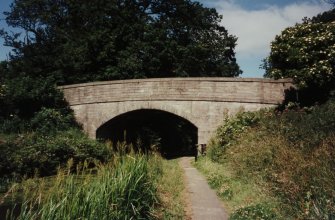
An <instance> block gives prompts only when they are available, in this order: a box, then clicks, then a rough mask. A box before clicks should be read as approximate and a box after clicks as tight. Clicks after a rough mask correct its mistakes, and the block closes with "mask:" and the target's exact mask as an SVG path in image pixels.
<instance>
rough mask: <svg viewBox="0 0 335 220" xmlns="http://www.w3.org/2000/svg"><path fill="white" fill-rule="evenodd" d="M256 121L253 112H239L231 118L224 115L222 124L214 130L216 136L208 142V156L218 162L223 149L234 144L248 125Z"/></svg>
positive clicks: (256, 118) (257, 117) (255, 115)
mask: <svg viewBox="0 0 335 220" xmlns="http://www.w3.org/2000/svg"><path fill="white" fill-rule="evenodd" d="M258 121H259V116H258V115H257V114H255V113H253V112H240V113H238V114H237V115H236V116H235V117H232V118H229V117H228V116H226V117H225V119H224V122H223V124H222V125H221V126H220V127H219V128H218V129H217V131H216V137H215V138H214V139H212V140H211V142H210V144H209V149H208V155H209V157H210V158H211V159H212V160H213V161H216V162H219V161H220V160H221V159H222V158H223V157H224V155H225V153H224V152H225V149H226V148H227V147H229V146H230V145H232V144H234V143H235V142H236V140H237V139H238V137H239V136H240V135H241V134H243V132H245V131H246V129H247V128H248V127H249V126H251V125H253V124H256V123H257V122H258Z"/></svg>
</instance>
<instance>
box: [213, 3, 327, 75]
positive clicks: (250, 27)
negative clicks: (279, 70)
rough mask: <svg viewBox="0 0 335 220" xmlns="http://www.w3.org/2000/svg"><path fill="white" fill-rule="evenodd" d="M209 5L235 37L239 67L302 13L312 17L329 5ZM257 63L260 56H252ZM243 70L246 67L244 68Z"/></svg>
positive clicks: (260, 52) (262, 53) (263, 53)
mask: <svg viewBox="0 0 335 220" xmlns="http://www.w3.org/2000/svg"><path fill="white" fill-rule="evenodd" d="M213 7H215V8H216V9H217V11H218V12H219V14H222V16H223V19H222V24H223V26H224V27H226V28H227V29H228V32H229V34H233V35H235V36H237V37H238V41H237V46H236V53H237V58H238V62H239V64H240V65H241V67H242V69H243V66H245V65H244V64H243V62H248V63H249V64H248V65H250V59H255V58H258V59H260V57H262V58H265V57H266V56H267V54H268V53H269V52H270V42H271V41H273V40H274V38H275V36H276V35H278V34H280V33H281V31H282V30H283V29H285V28H286V27H289V26H292V25H294V24H295V23H297V22H301V20H302V18H303V17H312V16H314V15H317V14H318V13H320V12H322V11H326V10H329V9H330V8H329V5H326V4H321V3H317V2H309V3H307V2H304V3H300V4H298V3H292V4H290V5H286V6H283V7H279V6H271V5H268V6H264V7H263V9H260V10H247V9H245V8H242V7H240V6H239V5H237V4H236V3H234V1H232V0H230V1H227V0H218V1H217V2H215V3H213ZM247 60H248V61H247ZM260 64H261V62H260V60H255V66H256V67H257V68H258V66H259V65H260ZM251 69H255V67H251ZM244 72H248V70H247V69H244Z"/></svg>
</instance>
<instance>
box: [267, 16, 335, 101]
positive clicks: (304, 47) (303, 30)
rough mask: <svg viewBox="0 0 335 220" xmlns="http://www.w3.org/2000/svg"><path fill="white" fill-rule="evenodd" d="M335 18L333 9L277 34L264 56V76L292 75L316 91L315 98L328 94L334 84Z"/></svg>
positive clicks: (296, 80)
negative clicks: (267, 55) (268, 52)
mask: <svg viewBox="0 0 335 220" xmlns="http://www.w3.org/2000/svg"><path fill="white" fill-rule="evenodd" d="M334 18H335V17H334V10H332V11H329V12H326V13H324V14H321V15H318V16H316V17H314V18H312V19H304V22H303V23H301V24H296V25H295V26H293V27H289V28H286V29H285V30H284V31H282V33H281V34H280V35H278V36H276V38H275V40H274V41H273V42H272V43H271V52H270V55H269V57H268V58H267V59H266V60H265V65H264V66H265V70H266V73H265V77H270V78H275V79H279V78H293V79H294V81H295V82H296V84H297V85H298V87H299V88H300V89H302V90H310V91H314V94H315V96H316V97H315V99H316V100H317V96H319V95H320V94H321V95H325V96H327V94H326V93H328V92H329V91H330V90H331V89H333V88H334V85H335V23H334V20H335V19H334ZM312 93H313V92H312ZM312 93H310V94H309V95H312ZM316 100H315V101H316Z"/></svg>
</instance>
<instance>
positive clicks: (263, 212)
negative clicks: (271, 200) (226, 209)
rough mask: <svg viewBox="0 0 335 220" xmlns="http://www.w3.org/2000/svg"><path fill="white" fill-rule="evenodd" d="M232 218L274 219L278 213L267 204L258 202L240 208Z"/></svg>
mask: <svg viewBox="0 0 335 220" xmlns="http://www.w3.org/2000/svg"><path fill="white" fill-rule="evenodd" d="M229 219H230V220H247V219H250V220H261V219H267V220H273V219H277V216H276V214H275V213H274V212H273V211H272V210H271V209H270V208H269V207H267V206H266V205H262V204H257V205H252V206H248V207H244V208H240V209H238V210H237V211H236V212H234V213H233V214H232V215H231V216H230V217H229Z"/></svg>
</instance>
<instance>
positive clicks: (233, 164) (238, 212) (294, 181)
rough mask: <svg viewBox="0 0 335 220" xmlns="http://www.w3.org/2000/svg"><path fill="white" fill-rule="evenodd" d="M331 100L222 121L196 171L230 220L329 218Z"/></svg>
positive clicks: (333, 215) (334, 108)
mask: <svg viewBox="0 0 335 220" xmlns="http://www.w3.org/2000/svg"><path fill="white" fill-rule="evenodd" d="M334 152H335V101H334V100H333V101H329V102H328V103H326V104H324V105H322V106H315V107H312V108H309V109H294V110H285V111H284V112H275V111H273V110H262V111H259V112H256V113H241V114H238V115H237V116H236V117H235V118H232V119H229V118H227V119H225V124H223V125H222V126H221V127H220V128H219V129H218V132H217V136H216V137H214V138H213V140H212V142H211V144H210V146H209V149H208V154H207V157H205V158H202V159H201V160H200V161H199V162H198V163H197V164H196V166H197V167H198V168H199V169H200V170H201V171H202V172H203V173H204V174H205V175H206V176H207V178H208V181H209V183H210V185H211V186H212V187H213V188H216V189H217V192H218V195H219V196H220V197H221V198H222V199H223V200H224V202H225V204H226V206H227V209H228V211H230V213H231V214H232V215H231V219H257V218H258V219H261V218H263V219H335V188H334V185H335V173H334V169H335V160H334V158H335V157H334V156H335V155H334Z"/></svg>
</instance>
